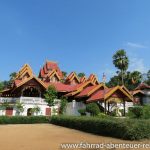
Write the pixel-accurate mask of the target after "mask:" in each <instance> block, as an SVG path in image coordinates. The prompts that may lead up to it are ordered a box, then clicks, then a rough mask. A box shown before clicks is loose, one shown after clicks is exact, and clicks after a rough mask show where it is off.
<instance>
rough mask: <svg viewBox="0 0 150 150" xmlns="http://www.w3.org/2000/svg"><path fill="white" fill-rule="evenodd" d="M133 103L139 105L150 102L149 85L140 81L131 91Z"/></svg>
mask: <svg viewBox="0 0 150 150" xmlns="http://www.w3.org/2000/svg"><path fill="white" fill-rule="evenodd" d="M131 94H132V95H133V97H134V103H135V104H139V105H146V104H150V86H149V85H147V84H145V83H141V84H140V85H139V86H138V87H137V88H136V89H135V90H134V91H131Z"/></svg>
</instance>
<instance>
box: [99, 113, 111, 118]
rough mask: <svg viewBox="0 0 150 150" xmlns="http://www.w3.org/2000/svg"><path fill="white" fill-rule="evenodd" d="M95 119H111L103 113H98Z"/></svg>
mask: <svg viewBox="0 0 150 150" xmlns="http://www.w3.org/2000/svg"><path fill="white" fill-rule="evenodd" d="M97 117H99V118H111V116H109V115H106V114H104V113H99V114H98V116H97Z"/></svg>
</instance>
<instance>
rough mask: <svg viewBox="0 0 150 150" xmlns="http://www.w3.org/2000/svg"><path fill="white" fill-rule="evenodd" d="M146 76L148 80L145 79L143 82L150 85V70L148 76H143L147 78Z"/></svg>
mask: <svg viewBox="0 0 150 150" xmlns="http://www.w3.org/2000/svg"><path fill="white" fill-rule="evenodd" d="M145 75H146V79H143V82H145V83H146V84H148V85H150V70H148V72H147V73H146V74H143V76H145Z"/></svg>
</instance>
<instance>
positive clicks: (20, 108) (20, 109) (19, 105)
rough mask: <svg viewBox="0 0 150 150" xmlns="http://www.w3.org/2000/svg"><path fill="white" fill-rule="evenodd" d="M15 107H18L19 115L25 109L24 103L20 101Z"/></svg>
mask: <svg viewBox="0 0 150 150" xmlns="http://www.w3.org/2000/svg"><path fill="white" fill-rule="evenodd" d="M15 108H16V113H17V114H18V115H20V114H21V113H23V111H24V105H23V103H20V102H19V101H17V102H16V104H15Z"/></svg>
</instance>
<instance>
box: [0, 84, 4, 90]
mask: <svg viewBox="0 0 150 150" xmlns="http://www.w3.org/2000/svg"><path fill="white" fill-rule="evenodd" d="M3 89H4V83H3V82H0V92H1V91H2V90H3Z"/></svg>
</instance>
